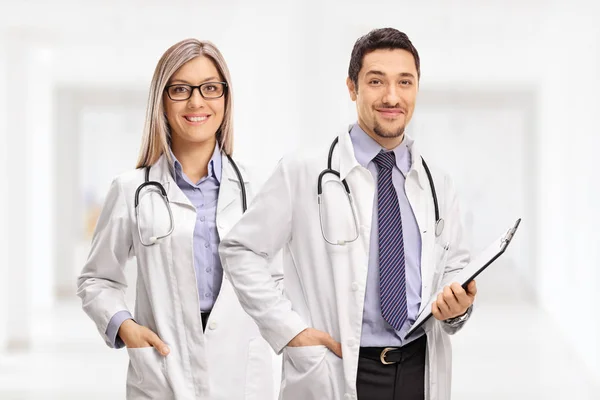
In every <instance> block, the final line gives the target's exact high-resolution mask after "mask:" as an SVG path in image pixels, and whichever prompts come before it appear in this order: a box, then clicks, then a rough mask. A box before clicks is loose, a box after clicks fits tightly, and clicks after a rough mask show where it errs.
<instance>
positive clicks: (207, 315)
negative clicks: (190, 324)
mask: <svg viewBox="0 0 600 400" xmlns="http://www.w3.org/2000/svg"><path fill="white" fill-rule="evenodd" d="M200 316H201V317H202V332H204V331H205V330H206V323H207V322H208V317H210V311H208V312H203V313H201V314H200Z"/></svg>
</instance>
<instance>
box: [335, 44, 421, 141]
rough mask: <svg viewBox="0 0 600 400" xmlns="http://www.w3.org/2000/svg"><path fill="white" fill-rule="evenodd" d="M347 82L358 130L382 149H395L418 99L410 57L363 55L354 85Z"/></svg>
mask: <svg viewBox="0 0 600 400" xmlns="http://www.w3.org/2000/svg"><path fill="white" fill-rule="evenodd" d="M346 83H347V85H348V91H349V93H350V98H351V99H352V101H355V102H356V111H357V113H358V124H359V125H360V127H361V128H362V129H363V130H364V131H365V132H366V133H367V134H368V135H369V136H371V137H372V138H373V139H375V140H376V141H377V142H378V143H379V144H381V145H382V146H383V147H385V148H388V149H392V148H394V147H396V146H398V145H399V144H400V143H401V142H402V140H403V138H404V130H405V129H406V126H407V125H408V123H409V122H410V120H411V118H412V115H413V112H414V109H415V102H416V99H417V92H418V86H419V81H418V73H417V67H416V65H415V59H414V57H413V55H412V54H411V53H410V52H408V51H406V50H401V49H394V50H388V49H381V50H374V51H372V52H370V53H368V54H366V55H365V56H364V58H363V63H362V68H361V69H360V71H359V73H358V79H357V83H356V84H354V82H352V80H351V79H350V78H348V79H347V82H346Z"/></svg>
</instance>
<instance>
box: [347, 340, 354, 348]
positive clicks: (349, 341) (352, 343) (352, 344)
mask: <svg viewBox="0 0 600 400" xmlns="http://www.w3.org/2000/svg"><path fill="white" fill-rule="evenodd" d="M346 344H347V345H348V347H354V340H352V339H348V341H347V342H346Z"/></svg>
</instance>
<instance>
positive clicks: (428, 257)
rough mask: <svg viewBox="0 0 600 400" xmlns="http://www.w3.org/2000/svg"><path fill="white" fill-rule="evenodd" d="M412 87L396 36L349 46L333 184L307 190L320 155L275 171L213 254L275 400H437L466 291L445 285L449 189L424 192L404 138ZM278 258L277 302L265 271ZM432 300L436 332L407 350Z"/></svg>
mask: <svg viewBox="0 0 600 400" xmlns="http://www.w3.org/2000/svg"><path fill="white" fill-rule="evenodd" d="M419 78H420V67H419V55H418V53H417V50H416V49H415V47H414V46H413V45H412V43H411V42H410V40H409V38H408V37H407V36H406V35H405V34H404V33H402V32H399V31H397V30H395V29H391V28H386V29H377V30H373V31H371V32H370V33H368V34H367V35H365V36H363V37H361V38H359V39H358V40H357V42H356V43H355V45H354V49H353V51H352V55H351V59H350V66H349V70H348V78H347V85H348V91H349V93H350V98H351V99H352V101H354V102H356V110H357V113H358V123H356V124H354V125H353V126H351V128H350V129H349V132H343V133H342V134H341V135H340V136H339V138H338V143H337V144H336V145H334V150H333V153H332V161H331V168H332V169H333V170H335V171H336V172H338V173H339V176H338V175H337V174H336V173H326V174H324V175H323V176H321V177H320V174H321V171H322V170H324V169H325V168H326V167H327V160H328V155H329V151H327V150H328V149H318V150H317V151H314V150H312V151H308V152H306V153H298V154H296V155H293V156H289V157H284V158H283V159H282V160H281V162H280V163H279V165H278V166H277V168H276V170H275V172H274V174H273V175H272V176H271V178H270V179H269V181H268V182H267V183H266V184H265V185H264V187H263V190H262V192H261V193H259V194H258V196H257V197H256V198H255V200H254V202H253V204H252V205H251V207H250V208H249V209H248V212H247V213H246V214H245V215H244V217H242V219H241V220H240V221H239V223H238V224H237V225H236V226H235V227H234V228H233V229H232V230H231V231H230V232H229V234H228V235H227V236H226V237H225V238H224V239H223V240H222V241H221V245H220V254H221V259H222V264H223V269H224V271H225V273H226V276H227V278H228V279H230V281H231V283H232V285H233V287H234V289H235V292H236V294H237V296H238V298H239V300H240V302H241V304H242V306H243V307H244V309H245V310H246V312H247V313H248V314H249V315H250V316H251V317H252V318H253V319H254V320H255V321H256V323H257V324H258V326H259V328H260V330H261V334H262V335H263V336H264V338H265V339H266V340H267V341H268V342H269V343H270V345H271V346H272V347H273V349H274V350H275V351H276V352H277V353H281V352H283V377H282V380H283V381H282V387H281V393H280V395H281V397H280V399H282V400H312V399H314V400H324V399H331V400H338V399H359V400H375V399H378V400H379V399H382V400H387V399H390V400H392V399H403V400H417V399H419V400H423V399H428V400H446V399H450V381H451V348H450V340H449V337H448V335H449V334H453V333H455V332H457V331H458V330H459V329H460V328H461V327H462V326H463V325H464V323H465V321H466V320H467V319H468V318H469V315H470V313H471V310H472V304H473V301H474V298H475V294H476V285H475V282H471V284H470V285H469V286H468V287H467V290H466V291H465V290H463V289H462V287H461V286H460V285H459V284H457V283H452V284H450V282H451V280H452V277H453V276H454V275H455V274H456V273H458V272H459V271H460V270H461V269H462V268H464V266H465V265H466V264H467V263H468V261H469V252H468V250H467V248H466V246H465V241H464V235H463V231H462V226H461V221H460V219H461V214H460V211H459V207H458V202H457V198H456V194H455V191H454V188H453V185H452V181H451V180H450V179H449V177H448V176H446V175H444V174H442V173H440V172H439V171H437V170H435V169H434V168H431V173H432V182H430V181H429V179H428V175H427V170H426V167H425V166H424V162H423V161H422V159H421V155H420V154H419V152H418V150H417V146H416V144H415V143H414V142H413V140H412V139H411V138H410V137H408V136H406V135H405V134H404V131H405V128H406V126H407V124H408V123H409V121H410V119H411V117H412V115H413V111H414V107H415V100H416V97H417V92H418V88H419ZM342 180H343V182H345V184H347V186H348V190H349V191H350V194H351V196H352V197H351V201H350V199H349V197H348V195H347V190H346V188H345V187H344V183H342ZM319 182H320V184H321V186H322V196H321V198H320V200H319V201H317V190H318V186H319ZM433 187H435V191H436V192H437V200H438V207H439V214H440V215H439V217H440V219H442V220H443V222H441V223H439V224H436V213H435V205H434V204H435V203H434V193H433V190H432V189H433ZM442 228H443V229H442ZM280 249H283V250H284V286H285V288H286V294H285V296H284V295H282V294H281V293H280V292H279V291H278V290H277V286H276V284H275V280H274V279H273V278H272V277H271V276H270V274H269V269H268V264H269V260H270V259H271V257H273V256H274V255H275V254H277V252H278V251H279V250H280ZM442 288H443V293H441V294H440V295H439V296H438V297H437V299H436V300H435V302H434V303H433V305H432V306H431V311H432V313H433V315H434V317H435V318H431V319H430V320H429V321H428V322H427V323H426V324H425V325H424V326H423V327H422V328H421V329H419V330H418V331H417V332H416V333H415V334H414V335H410V336H408V337H406V333H407V331H408V329H409V328H410V327H411V326H412V324H413V323H414V322H415V319H416V317H417V315H418V314H419V313H420V312H421V311H423V308H424V307H425V306H426V305H427V303H428V301H429V299H430V297H431V296H432V295H434V294H435V293H436V292H437V291H438V290H440V289H442Z"/></svg>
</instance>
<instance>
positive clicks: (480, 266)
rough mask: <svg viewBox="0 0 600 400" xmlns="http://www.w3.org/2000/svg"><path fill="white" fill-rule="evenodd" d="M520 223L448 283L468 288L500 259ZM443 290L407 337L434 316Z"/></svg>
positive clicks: (435, 295)
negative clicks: (434, 306)
mask: <svg viewBox="0 0 600 400" xmlns="http://www.w3.org/2000/svg"><path fill="white" fill-rule="evenodd" d="M520 223H521V218H519V219H518V220H517V222H515V224H514V226H513V227H512V228H510V229H509V230H508V231H507V232H506V233H504V234H503V235H502V236H500V237H499V238H498V239H496V240H495V241H493V242H492V243H491V244H490V245H489V246H488V247H487V248H486V249H485V250H483V251H482V252H481V253H479V254H478V255H477V256H476V257H475V258H473V259H472V260H471V262H469V264H467V265H466V266H465V267H464V268H463V269H462V270H461V271H460V272H459V273H458V274H456V275H455V276H454V278H452V280H451V281H450V282H449V283H448V284H450V283H452V282H457V283H459V284H460V285H461V286H462V287H463V288H466V287H467V285H468V284H469V282H471V281H472V280H473V279H475V277H477V275H479V274H480V273H481V272H483V271H484V270H485V269H486V268H487V267H488V266H490V265H491V264H492V263H493V262H494V261H496V260H497V259H498V257H500V256H501V255H502V254H503V253H504V251H505V250H506V247H507V246H508V244H509V243H510V241H511V240H512V238H513V236H514V234H515V232H516V231H517V228H518V227H519V224H520ZM443 290H444V288H441V289H439V290H438V291H437V292H435V293H434V294H433V295H432V296H431V298H430V299H429V302H428V303H427V305H426V306H425V308H423V311H422V312H421V314H419V316H418V317H417V319H416V321H415V323H414V324H413V326H412V327H411V328H410V329H409V330H408V332H407V333H406V335H405V338H406V337H409V336H410V335H412V334H413V333H414V332H416V331H417V329H419V328H420V327H421V326H423V324H425V322H427V320H428V319H429V318H431V317H432V316H433V314H432V313H431V305H432V304H433V302H434V301H435V300H436V299H437V297H438V295H439V294H440V293H441V292H443Z"/></svg>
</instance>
